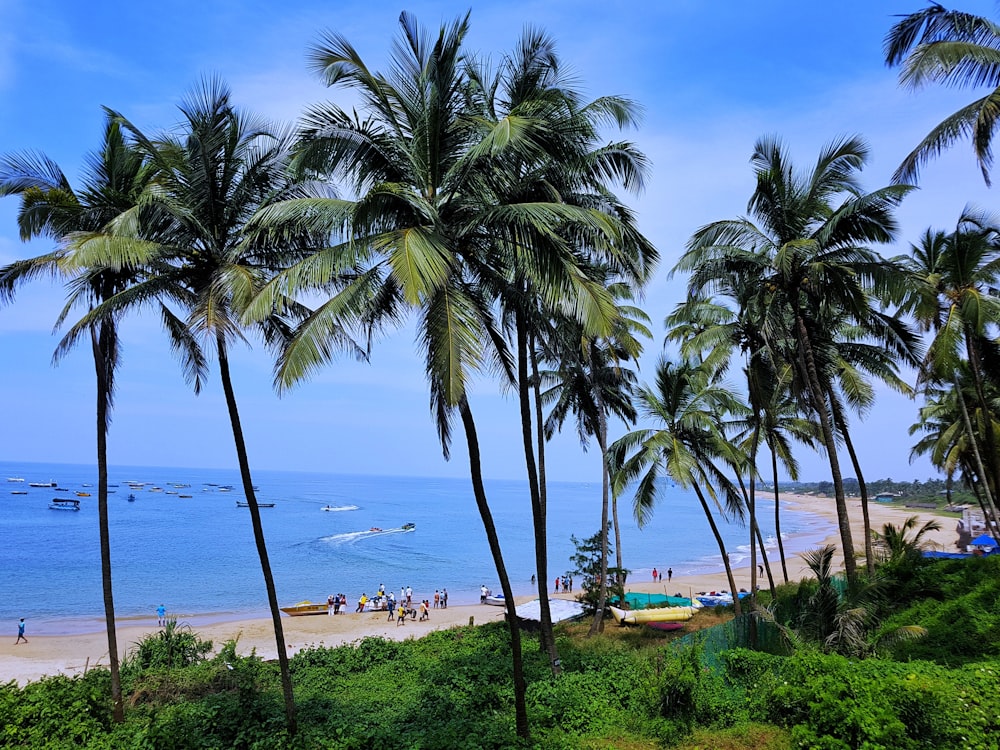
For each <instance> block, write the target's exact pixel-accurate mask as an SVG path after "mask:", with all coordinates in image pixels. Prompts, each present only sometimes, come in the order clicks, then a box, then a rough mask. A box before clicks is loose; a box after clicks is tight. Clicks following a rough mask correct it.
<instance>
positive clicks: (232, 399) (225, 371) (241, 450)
mask: <svg viewBox="0 0 1000 750" xmlns="http://www.w3.org/2000/svg"><path fill="white" fill-rule="evenodd" d="M216 346H217V348H218V352H219V371H220V373H221V375H222V389H223V391H225V394H226V406H227V407H228V409H229V421H230V423H231V424H232V427H233V440H234V441H235V443H236V457H237V460H238V461H239V464H240V478H241V479H242V480H243V494H244V495H245V497H246V499H247V505H249V506H250V520H251V523H252V524H253V539H254V543H255V544H256V545H257V556H258V557H259V558H260V569H261V572H262V573H263V574H264V587H265V588H266V589H267V604H268V607H269V608H270V610H271V622H272V623H273V625H274V640H275V643H276V645H277V647H278V668H279V670H280V672H281V689H282V692H283V693H284V697H285V721H286V723H287V725H288V733H289V734H290V735H292V736H293V737H294V736H295V734H296V733H297V732H298V720H297V719H296V717H295V694H294V693H293V692H292V674H291V671H290V670H289V668H288V653H287V650H286V646H285V632H284V628H283V627H282V625H281V610H280V609H278V595H277V592H276V591H275V588H274V576H273V575H272V573H271V563H270V560H269V559H268V556H267V545H266V544H265V542H264V526H263V524H262V523H261V521H260V508H259V507H258V505H257V495H256V493H255V492H254V489H253V479H252V478H251V476H250V462H249V460H248V459H247V448H246V443H245V442H244V440H243V427H242V426H241V425H240V414H239V410H238V409H237V407H236V395H235V393H234V392H233V381H232V376H231V374H230V372H229V355H228V353H227V351H226V343H225V340H224V339H223V338H222V334H221V333H220V334H219V335H218V336H217V337H216Z"/></svg>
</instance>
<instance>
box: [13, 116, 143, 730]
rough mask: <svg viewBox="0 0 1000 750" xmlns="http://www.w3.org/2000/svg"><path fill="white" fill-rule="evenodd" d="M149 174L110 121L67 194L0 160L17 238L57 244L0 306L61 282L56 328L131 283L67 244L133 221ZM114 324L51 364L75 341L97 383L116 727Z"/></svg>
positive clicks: (34, 167)
mask: <svg viewBox="0 0 1000 750" xmlns="http://www.w3.org/2000/svg"><path fill="white" fill-rule="evenodd" d="M151 175H152V170H151V169H150V167H149V166H148V164H146V163H145V160H144V159H143V156H142V154H141V153H140V152H139V151H137V150H136V149H134V148H133V147H131V146H130V145H129V144H128V143H127V142H126V141H125V139H124V137H123V135H122V132H121V128H120V126H119V125H118V124H117V123H116V122H114V121H113V120H112V119H110V118H109V119H108V121H107V123H106V124H105V128H104V141H103V144H102V147H101V150H100V151H99V152H97V153H95V154H93V155H91V156H90V157H89V158H88V159H87V162H86V173H85V175H84V179H83V183H82V186H81V188H80V189H79V190H74V189H73V188H72V186H71V185H70V182H69V180H68V179H67V178H66V177H65V175H64V174H63V172H62V170H61V169H60V168H59V167H58V165H57V164H55V162H53V161H51V160H50V159H48V158H47V157H45V156H44V155H41V154H33V153H27V154H14V155H10V156H6V157H4V158H3V159H0V196H2V195H19V196H20V197H21V209H20V212H19V214H18V226H19V227H20V233H21V239H23V240H29V239H31V238H33V237H38V236H48V237H51V238H52V239H54V240H55V241H56V242H57V243H58V248H57V249H56V250H55V251H53V252H51V253H48V254H46V255H42V256H38V257H35V258H31V259H28V260H24V261H18V262H15V263H12V264H10V265H8V266H7V267H5V268H3V269H0V301H2V302H10V301H12V300H13V298H14V291H15V289H16V287H17V285H19V284H21V283H23V282H25V281H28V280H30V279H32V278H35V277H37V276H39V275H41V274H59V275H62V276H66V277H68V278H69V293H70V296H69V301H68V303H67V305H66V307H65V308H64V309H63V311H62V313H61V314H60V322H61V321H63V320H65V318H66V317H67V316H68V314H69V312H70V311H71V310H72V308H73V307H75V306H80V305H82V306H84V307H86V308H90V309H93V308H94V307H95V306H96V305H99V304H101V303H102V302H104V301H106V300H108V299H110V298H112V297H113V296H114V295H116V294H117V293H119V292H121V291H123V290H125V289H127V288H128V287H129V286H130V285H131V284H133V283H135V280H136V274H137V269H136V268H135V266H134V265H133V264H132V263H131V262H130V261H129V260H128V259H127V258H123V257H122V256H121V255H120V254H119V255H116V256H115V257H114V258H113V259H111V260H109V262H108V263H107V264H104V265H92V266H87V265H82V266H81V265H80V264H78V263H77V262H76V261H75V260H74V258H73V252H72V245H73V242H74V241H75V240H76V239H77V238H80V237H84V236H87V235H88V234H89V233H98V232H102V231H104V229H105V228H106V227H107V226H108V225H109V224H111V223H113V222H115V221H121V220H122V219H123V217H124V216H126V215H128V214H134V213H135V211H136V209H137V206H138V204H139V199H140V196H141V194H142V192H143V190H144V188H145V187H146V185H147V184H148V182H149V179H150V177H151ZM117 324H118V316H117V315H115V314H106V315H101V316H100V317H98V318H95V319H92V320H89V321H88V322H87V323H85V324H77V325H76V326H74V327H73V328H72V329H71V330H70V331H69V332H68V333H67V334H66V336H65V337H64V338H63V339H62V340H61V341H60V342H59V345H58V348H57V349H56V353H55V355H54V357H53V359H54V360H58V359H59V358H60V357H61V356H62V355H63V354H64V353H66V352H67V351H68V350H69V349H70V348H71V347H72V346H73V345H74V344H75V343H76V342H77V341H78V340H79V339H80V337H81V336H86V337H87V338H89V341H90V345H91V352H92V355H93V360H94V371H95V375H96V381H97V388H96V397H97V407H96V416H97V430H96V435H97V446H96V447H97V474H98V484H97V511H98V527H99V534H100V550H101V588H102V593H103V599H104V621H105V628H106V630H107V636H108V666H109V669H110V672H111V704H112V717H113V720H114V721H115V722H122V721H124V720H125V709H124V701H123V699H122V688H121V676H120V670H119V655H118V637H117V631H116V626H115V602H114V591H113V586H112V575H111V536H110V532H109V527H108V451H107V435H108V428H109V426H110V423H111V408H112V404H113V402H114V391H115V373H116V371H117V369H118V365H119V362H120V360H119V340H118V325H117Z"/></svg>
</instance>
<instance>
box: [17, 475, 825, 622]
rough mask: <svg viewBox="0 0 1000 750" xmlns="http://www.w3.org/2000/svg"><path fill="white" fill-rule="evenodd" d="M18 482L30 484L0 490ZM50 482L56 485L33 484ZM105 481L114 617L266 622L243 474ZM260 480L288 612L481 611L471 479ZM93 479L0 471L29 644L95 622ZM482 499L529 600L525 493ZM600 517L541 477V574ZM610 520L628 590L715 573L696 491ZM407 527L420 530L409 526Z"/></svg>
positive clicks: (589, 503)
mask: <svg viewBox="0 0 1000 750" xmlns="http://www.w3.org/2000/svg"><path fill="white" fill-rule="evenodd" d="M17 477H20V478H23V479H24V480H25V481H24V482H23V483H22V482H11V481H7V480H8V478H17ZM49 481H53V482H55V483H56V485H57V487H59V488H62V490H63V491H58V492H57V491H56V490H54V489H52V488H37V487H30V486H29V484H30V483H32V482H35V483H39V482H49ZM109 481H110V483H111V484H112V485H116V486H114V487H112V488H111V489H112V491H113V492H114V494H111V495H109V498H108V504H109V513H110V531H111V554H112V574H113V582H114V583H113V585H114V595H115V608H116V615H117V616H118V617H119V618H120V619H122V620H128V619H129V618H149V617H150V616H151V615H152V613H154V611H155V609H156V607H157V606H158V605H159V604H161V603H163V604H164V605H166V607H167V609H168V611H169V612H170V613H171V615H173V616H177V617H178V618H179V619H183V620H185V621H187V622H190V623H191V624H197V623H198V622H207V621H211V620H219V619H230V618H236V617H248V616H265V615H266V613H267V599H266V595H265V590H264V583H263V577H262V575H261V572H260V564H259V561H258V558H257V553H256V547H255V546H254V542H253V532H252V529H251V524H250V511H249V510H248V509H246V508H241V507H238V506H237V500H243V495H242V492H241V490H240V482H239V474H238V472H237V471H236V470H224V469H183V468H164V467H135V466H131V467H123V466H115V467H110V468H109ZM129 482H132V483H136V484H135V488H132V487H130V486H129V484H128V483H129ZM138 483H142V484H141V486H139V484H138ZM254 483H255V484H256V485H257V486H258V487H259V491H258V493H257V498H258V501H259V502H261V503H274V507H272V508H262V509H261V516H262V518H263V524H264V533H265V538H266V540H267V547H268V553H269V556H270V561H271V567H272V570H273V572H274V577H275V584H276V587H277V592H278V598H279V601H280V602H281V603H282V604H283V605H284V604H294V603H296V602H298V601H301V600H305V599H310V600H312V601H325V600H326V597H327V595H328V594H332V593H340V592H343V593H345V594H347V598H348V601H351V602H353V601H355V600H356V599H357V598H358V597H359V596H360V595H361V593H362V592H367V593H368V594H371V593H373V592H374V591H375V590H377V588H378V586H379V584H385V586H386V588H387V590H389V589H391V590H396V591H398V590H399V588H400V587H401V586H412V587H413V590H414V595H415V596H417V597H418V598H430V597H432V596H433V593H434V590H435V589H442V588H447V589H448V593H449V597H450V602H451V603H452V604H463V603H471V602H473V601H478V596H479V587H480V585H482V584H485V585H486V586H488V587H490V588H493V589H499V584H498V582H497V579H496V572H495V568H494V566H493V562H492V558H491V556H490V553H489V548H488V546H487V543H486V534H485V532H484V531H483V528H482V523H481V521H480V519H479V514H478V511H477V510H476V505H475V501H474V498H473V496H472V489H471V484H470V482H469V480H467V479H429V478H414V477H394V476H381V477H380V476H350V475H332V474H320V473H307V472H283V471H256V472H254ZM96 485H97V469H96V467H95V466H86V465H69V464H43V463H34V464H32V463H12V462H0V519H2V520H0V581H2V583H0V620H3V621H8V620H11V621H12V620H16V619H17V618H20V617H26V618H29V619H30V621H31V623H32V631H33V632H35V633H37V634H46V633H49V634H55V633H72V632H82V631H84V630H96V629H99V628H100V622H101V618H102V617H103V611H104V610H103V600H102V596H101V577H100V549H99V542H98V518H97V497H96V493H97V486H96ZM229 487H231V488H232V489H229ZM14 492H26V493H27V494H12V493H14ZM486 492H487V497H488V498H489V502H490V505H491V508H492V510H493V514H494V520H495V522H496V525H497V529H498V533H499V536H500V544H501V547H502V549H503V553H504V558H505V562H506V565H507V571H508V574H509V575H510V578H511V582H512V586H513V588H514V592H515V593H516V594H530V593H532V590H533V587H532V585H531V575H532V573H533V571H534V547H533V543H532V531H531V510H530V501H529V497H528V491H527V483H526V482H519V481H487V482H486ZM75 493H92V495H91V496H90V497H86V496H83V497H78V496H77V495H76V494H75ZM130 494H131V495H133V496H134V501H133V502H129V500H128V498H129V495H130ZM183 495H190V496H191V497H182V496H183ZM54 497H65V498H76V499H78V500H79V501H80V507H81V510H80V511H79V512H69V511H55V510H50V509H49V503H50V501H51V500H52V499H53V498H54ZM758 505H759V514H760V518H761V531H762V533H763V535H764V536H765V537H771V541H772V542H773V515H774V505H773V501H763V500H762V501H760V502H759V503H758ZM326 506H330V507H333V508H338V510H335V511H324V510H322V509H323V508H324V507H326ZM600 509H601V488H600V485H599V484H597V483H574V482H552V483H550V485H549V493H548V520H549V529H548V545H549V577H550V578H552V579H554V578H555V576H557V575H562V574H563V573H564V572H566V571H567V570H569V569H570V567H571V565H570V561H569V558H570V555H571V554H572V553H573V545H572V543H571V541H570V537H571V535H575V536H576V537H577V538H584V537H587V536H590V535H592V534H594V533H595V532H597V531H598V530H599V528H600ZM619 516H620V519H621V521H622V526H623V530H622V531H623V533H622V536H623V540H622V552H623V557H624V564H625V567H626V568H628V569H630V570H631V571H632V573H631V577H632V578H633V579H634V580H643V581H649V580H650V578H651V572H652V569H653V568H654V567H658V568H659V569H660V570H664V571H665V570H666V569H667V568H668V567H672V568H673V570H674V573H675V574H677V575H683V574H690V573H704V572H713V571H721V570H722V569H723V568H722V561H721V558H720V556H719V552H718V548H717V546H716V544H715V541H714V539H713V538H712V535H711V531H710V529H709V527H708V523H707V521H706V519H705V517H704V514H703V513H702V510H701V507H700V505H699V504H698V501H697V498H696V497H695V495H694V493H692V492H686V491H684V490H681V489H680V488H677V487H667V488H666V489H665V490H664V492H663V497H662V498H661V500H660V503H659V505H658V506H657V508H656V510H655V513H654V516H653V519H652V520H651V521H650V522H649V523H648V524H647V525H646V526H645V527H643V528H642V529H640V528H638V527H637V525H636V522H635V520H634V518H633V516H632V512H631V498H630V497H626V498H623V499H622V501H620V503H619ZM407 523H412V524H415V529H414V530H412V531H405V530H403V529H402V526H403V525H404V524H407ZM720 526H721V527H722V532H723V537H724V538H725V540H726V544H727V549H728V550H729V553H730V558H731V560H732V562H733V563H734V564H735V565H740V564H741V563H743V564H745V560H746V557H747V552H746V550H747V539H746V537H747V532H746V529H745V528H743V527H742V526H740V525H738V524H725V523H721V524H720ZM373 529H377V530H375V531H373ZM833 531H835V526H834V525H833V524H832V523H830V522H829V521H826V520H825V519H823V518H821V517H819V516H816V515H814V514H810V513H804V512H796V513H791V512H789V513H785V514H784V515H783V516H782V532H783V537H784V538H785V540H786V554H787V553H788V552H789V551H801V550H803V549H808V548H811V547H814V546H816V545H817V544H818V543H819V541H820V540H822V539H823V538H825V537H826V536H828V535H829V534H830V533H832V532H833ZM769 546H771V545H769ZM770 556H771V558H772V559H776V558H777V553H776V552H773V553H772V554H771V555H770ZM550 585H551V584H550ZM722 585H724V581H723V580H722V578H721V576H720V587H721V586H722ZM664 586H665V587H666V584H664ZM670 593H674V592H670Z"/></svg>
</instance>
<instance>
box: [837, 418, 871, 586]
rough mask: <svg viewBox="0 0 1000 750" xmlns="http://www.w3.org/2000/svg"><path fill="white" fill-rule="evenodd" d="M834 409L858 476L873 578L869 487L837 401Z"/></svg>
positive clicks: (866, 545) (868, 559) (869, 562)
mask: <svg viewBox="0 0 1000 750" xmlns="http://www.w3.org/2000/svg"><path fill="white" fill-rule="evenodd" d="M832 408H833V419H834V422H835V424H836V425H837V430H838V432H840V434H841V435H843V437H844V445H845V446H846V447H847V453H848V455H849V456H850V457H851V464H853V466H854V472H855V473H856V474H857V475H858V486H859V487H860V489H861V516H862V518H863V519H864V526H865V568H866V570H867V571H868V575H870V576H872V575H875V549H874V548H873V546H872V523H871V519H870V518H869V516H868V485H867V484H866V483H865V477H864V474H863V473H862V472H861V462H860V461H859V460H858V454H857V452H856V451H855V450H854V443H853V442H852V441H851V433H850V432H849V431H848V429H847V421H846V420H845V419H844V414H843V412H842V411H841V409H840V407H839V406H838V405H837V402H836V400H834V401H833V403H832Z"/></svg>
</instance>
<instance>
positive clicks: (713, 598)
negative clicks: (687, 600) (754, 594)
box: [694, 591, 747, 607]
mask: <svg viewBox="0 0 1000 750" xmlns="http://www.w3.org/2000/svg"><path fill="white" fill-rule="evenodd" d="M746 595H747V592H746V591H741V592H740V593H739V597H740V599H742V598H743V597H744V596H746ZM694 598H695V599H697V600H698V601H699V602H701V604H702V605H704V606H706V607H727V606H730V605H732V603H733V595H732V594H731V593H729V592H728V591H710V592H707V593H706V592H704V591H702V592H700V593H697V594H695V597H694Z"/></svg>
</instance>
